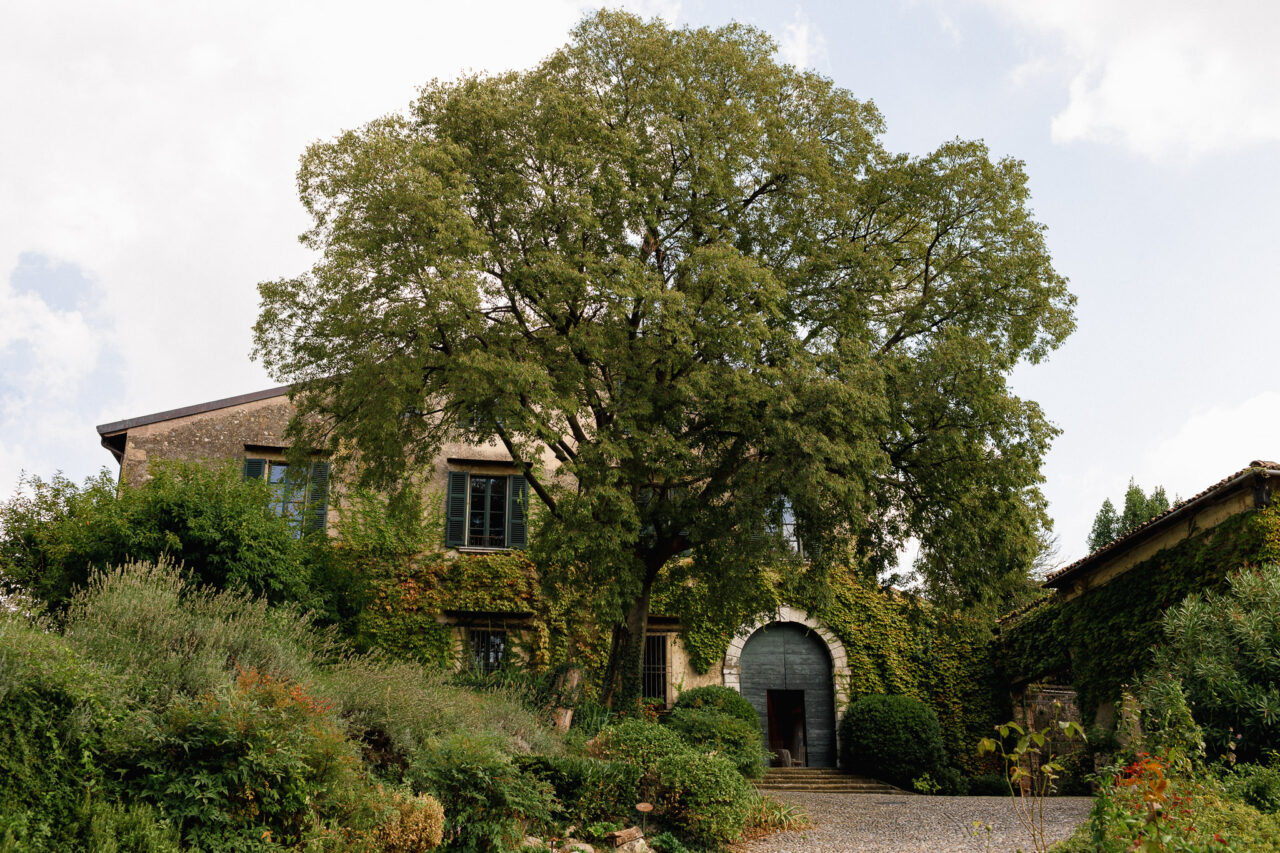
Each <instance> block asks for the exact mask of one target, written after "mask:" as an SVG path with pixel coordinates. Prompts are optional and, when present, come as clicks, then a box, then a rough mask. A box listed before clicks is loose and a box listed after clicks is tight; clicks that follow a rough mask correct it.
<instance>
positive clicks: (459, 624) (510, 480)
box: [98, 386, 850, 767]
mask: <svg viewBox="0 0 1280 853" xmlns="http://www.w3.org/2000/svg"><path fill="white" fill-rule="evenodd" d="M288 392H289V389H288V387H287V386H283V387H278V388H270V389H267V390H264V391H257V392H254V393H250V394H242V395H239V396H236V397H228V398H225V399H221V400H212V401H209V402H206V403H199V404H196V405H192V406H185V407H183V408H179V409H172V410H169V411H164V412H157V413H155V414H150V415H143V416H140V417H133V418H128V419H125V420H122V421H116V422H114V423H108V424H103V425H101V426H99V427H98V433H99V436H100V437H101V441H102V446H103V447H105V448H106V449H107V450H108V451H110V452H111V454H112V456H113V457H115V459H116V461H117V462H118V463H119V465H120V479H121V482H122V483H126V484H129V485H138V484H140V483H143V482H145V481H146V479H147V477H148V473H147V471H148V466H149V465H150V463H151V462H153V461H156V460H167V459H180V460H187V461H215V462H221V461H223V460H228V459H234V460H243V463H244V471H245V476H246V477H261V478H265V479H267V480H268V481H269V482H271V483H273V484H280V488H279V489H278V490H277V495H278V501H277V504H276V510H277V511H278V512H280V513H281V514H282V515H287V516H289V517H291V518H294V519H297V521H298V527H299V531H300V532H301V531H302V530H320V529H327V530H330V531H331V530H332V528H333V526H334V517H333V516H334V510H333V509H332V508H331V507H330V504H329V500H328V497H329V486H330V484H329V476H328V475H329V468H328V465H327V464H326V463H323V462H317V463H314V464H313V465H312V467H311V470H310V471H309V472H307V477H306V481H307V485H306V488H305V490H302V491H301V492H300V491H299V490H297V489H290V488H288V486H287V485H286V484H285V482H284V477H285V472H286V467H285V451H286V449H287V448H286V447H285V445H284V440H285V439H284V436H285V430H286V427H287V425H288V422H289V418H290V416H291V415H292V414H293V406H292V404H291V403H290V401H289V396H288ZM424 479H425V482H424V488H425V490H426V492H427V493H428V494H429V495H439V496H440V499H441V500H443V502H444V518H445V524H444V531H445V532H444V538H443V541H442V542H441V543H440V547H441V548H442V549H448V550H453V551H456V552H459V553H483V552H490V551H494V550H505V549H511V548H521V547H524V546H525V545H526V544H527V542H528V530H527V525H526V518H525V513H524V511H523V507H524V506H526V505H527V501H528V497H529V489H528V485H527V483H526V482H525V480H524V477H522V476H521V475H520V474H518V473H517V472H516V469H515V467H514V465H513V464H512V462H511V457H510V456H509V455H508V454H507V452H506V450H505V449H504V448H502V447H501V446H500V445H499V444H497V443H491V444H485V445H466V444H450V445H445V446H444V447H442V448H441V450H440V453H439V455H438V456H437V458H436V460H435V463H434V466H433V469H432V470H431V471H430V472H429V474H428V476H427V477H426V478H424ZM334 486H335V488H339V489H340V488H341V484H340V483H336V484H334ZM496 617H497V618H496V620H495V614H489V613H486V614H468V613H466V612H460V613H458V614H457V615H456V616H455V615H452V614H451V615H450V616H448V617H444V616H442V617H441V619H442V620H443V619H447V620H448V621H449V623H450V624H451V625H452V626H453V633H454V636H455V647H456V649H457V652H458V654H457V658H458V663H459V665H460V666H465V665H473V666H477V667H480V668H491V667H493V666H496V665H497V664H498V663H500V662H501V660H502V658H503V656H504V655H506V654H508V653H509V651H508V650H509V649H510V647H511V645H512V644H511V643H509V642H508V639H509V635H510V634H511V633H518V632H519V631H520V628H521V624H520V623H521V617H520V615H519V614H507V615H505V618H504V615H503V614H496ZM679 627H680V626H679V624H678V623H677V622H676V620H674V619H671V618H663V617H661V616H657V617H654V618H653V619H652V620H651V624H650V634H649V636H647V637H646V640H645V656H644V676H645V685H644V686H645V691H644V692H645V694H646V695H647V696H652V697H656V698H658V699H661V700H662V701H664V702H666V703H667V704H670V703H671V702H673V701H674V700H675V697H676V695H678V693H679V691H680V690H683V689H688V688H691V687H697V686H701V685H705V684H723V685H725V686H728V687H732V688H734V689H736V690H738V691H740V692H741V693H742V694H743V695H744V696H746V697H747V698H748V699H749V700H750V701H751V703H752V704H753V705H754V706H755V708H756V710H757V711H758V713H759V714H760V721H761V726H762V728H763V730H764V731H765V732H766V734H767V737H768V742H769V745H770V748H771V749H772V750H774V751H775V752H776V751H779V750H786V751H787V752H788V753H790V754H791V755H792V756H794V757H795V758H796V760H797V761H799V762H801V763H804V764H807V765H808V766H811V767H834V766H835V764H836V737H835V731H836V713H837V709H839V708H843V706H844V705H845V703H846V702H847V701H848V691H849V684H850V681H849V675H848V663H847V656H846V653H845V648H844V646H843V645H842V643H841V641H840V639H839V638H838V637H837V636H836V635H835V634H834V633H833V632H832V631H831V630H829V629H828V628H827V627H826V626H824V625H822V624H821V623H819V622H818V621H817V620H815V619H814V618H812V617H811V616H810V615H809V614H807V613H805V612H803V611H801V610H798V609H795V608H791V607H784V608H782V610H781V611H780V612H779V613H777V614H776V617H775V618H773V619H770V620H767V621H764V622H761V623H759V624H754V625H748V626H744V627H743V628H742V629H741V630H740V632H739V633H738V635H737V636H736V637H734V639H733V640H732V641H731V642H730V644H729V647H728V650H727V652H726V653H725V655H724V659H723V661H721V662H720V664H719V665H718V666H714V667H712V668H711V669H709V670H708V671H707V672H704V673H698V672H696V671H695V670H694V669H693V668H692V667H691V666H690V665H689V663H688V656H687V655H686V653H685V650H684V648H683V647H682V645H681V642H680V637H679Z"/></svg>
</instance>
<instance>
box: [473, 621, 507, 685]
mask: <svg viewBox="0 0 1280 853" xmlns="http://www.w3.org/2000/svg"><path fill="white" fill-rule="evenodd" d="M467 633H468V639H469V640H470V643H471V668H472V669H473V670H474V671H475V672H479V673H483V674H484V675H488V674H489V673H491V672H493V671H494V670H496V669H497V668H498V667H500V666H502V662H503V660H504V659H505V658H506V654H507V632H506V631H491V630H488V629H479V628H472V629H471V630H470V631H468V632H467Z"/></svg>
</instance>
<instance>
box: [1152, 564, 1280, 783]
mask: <svg viewBox="0 0 1280 853" xmlns="http://www.w3.org/2000/svg"><path fill="white" fill-rule="evenodd" d="M1228 582H1229V585H1230V586H1229V589H1228V590H1227V591H1226V592H1223V593H1217V592H1208V593H1205V594H1204V595H1198V594H1194V595H1191V596H1188V597H1187V598H1186V599H1185V600H1184V601H1183V602H1182V603H1181V604H1179V605H1177V606H1175V607H1171V608H1169V609H1168V610H1167V611H1166V612H1165V614H1164V617H1163V619H1162V620H1161V628H1162V630H1163V632H1164V639H1165V641H1164V642H1163V643H1161V644H1160V645H1159V647H1158V648H1157V651H1156V660H1155V667H1154V671H1155V672H1158V673H1161V674H1162V675H1163V676H1165V677H1167V678H1168V679H1169V680H1173V679H1176V680H1178V681H1179V682H1181V684H1182V686H1183V687H1184V688H1185V690H1186V699H1187V701H1188V703H1189V704H1190V706H1191V707H1192V708H1194V709H1195V711H1194V716H1195V723H1197V724H1199V725H1200V726H1201V727H1203V731H1204V737H1205V741H1206V744H1207V746H1208V748H1209V753H1210V755H1211V756H1213V755H1224V754H1226V753H1227V752H1228V751H1234V753H1235V755H1236V756H1237V757H1238V758H1240V759H1242V760H1245V761H1257V760H1258V759H1260V758H1261V757H1263V756H1264V755H1266V754H1267V752H1268V751H1271V750H1280V715H1278V714H1277V709H1280V672H1278V671H1277V668H1276V666H1275V661H1276V659H1277V657H1278V656H1280V616H1278V615H1277V614H1280V567H1278V566H1275V565H1267V566H1263V567H1261V568H1259V569H1256V570H1246V571H1240V572H1235V573H1233V574H1232V575H1231V576H1230V577H1229V578H1228Z"/></svg>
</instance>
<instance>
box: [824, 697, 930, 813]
mask: <svg viewBox="0 0 1280 853" xmlns="http://www.w3.org/2000/svg"><path fill="white" fill-rule="evenodd" d="M840 743H841V747H840V760H841V763H842V764H843V765H844V768H845V769H846V770H848V771H849V772H851V773H859V774H862V775H864V776H871V777H873V778H875V779H880V780H882V781H885V782H888V783H890V784H891V785H897V786H898V787H900V788H906V789H907V790H910V789H911V781H912V780H913V779H915V778H917V777H919V776H920V775H921V774H922V773H930V774H934V775H936V774H937V772H938V770H939V769H940V768H941V766H942V758H943V751H942V728H941V727H940V726H939V725H938V717H937V715H936V714H934V713H933V709H931V708H930V707H929V706H928V705H925V704H924V703H923V702H921V701H920V700H919V699H915V698H913V697H911V696H884V695H881V694H875V695H871V696H863V697H862V698H861V699H859V700H857V701H856V702H854V703H853V704H852V705H850V706H849V709H848V710H847V711H845V713H844V718H843V719H842V720H841V721H840Z"/></svg>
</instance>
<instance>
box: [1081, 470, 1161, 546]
mask: <svg viewBox="0 0 1280 853" xmlns="http://www.w3.org/2000/svg"><path fill="white" fill-rule="evenodd" d="M1168 509H1169V496H1168V495H1166V494H1165V491H1164V486H1156V487H1155V488H1154V489H1152V490H1151V494H1149V495H1148V494H1145V493H1144V492H1143V491H1142V489H1141V488H1140V487H1139V486H1138V484H1137V483H1135V482H1134V481H1133V479H1132V478H1130V480H1129V488H1128V489H1126V490H1125V493H1124V510H1123V511H1122V512H1116V507H1115V504H1113V503H1112V502H1111V499H1110V498H1106V499H1105V500H1103V502H1102V507H1101V508H1100V509H1099V510H1098V514H1097V515H1096V516H1094V518H1093V527H1092V528H1091V529H1090V531H1089V543H1088V544H1089V550H1090V551H1096V550H1098V549H1099V548H1101V547H1102V546H1104V545H1108V544H1110V543H1111V542H1113V541H1115V540H1116V539H1119V538H1120V537H1121V536H1124V535H1125V534H1127V533H1129V532H1131V531H1133V530H1135V529H1137V528H1138V527H1141V526H1142V525H1143V524H1146V523H1147V522H1148V521H1150V520H1151V519H1153V518H1155V517H1156V516H1157V515H1160V514H1161V513H1163V512H1166V511H1167V510H1168Z"/></svg>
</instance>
